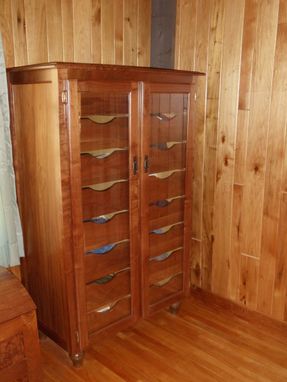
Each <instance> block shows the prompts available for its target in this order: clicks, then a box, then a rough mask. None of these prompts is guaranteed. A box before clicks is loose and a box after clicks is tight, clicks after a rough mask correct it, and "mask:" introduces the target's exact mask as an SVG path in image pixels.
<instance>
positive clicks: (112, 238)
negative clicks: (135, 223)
mask: <svg viewBox="0 0 287 382" xmlns="http://www.w3.org/2000/svg"><path fill="white" fill-rule="evenodd" d="M84 237H85V248H86V249H91V248H94V247H100V246H102V245H106V244H108V243H111V242H118V241H121V240H124V239H128V237H129V215H128V212H124V213H120V214H119V215H116V216H115V217H113V218H112V219H111V220H109V221H107V222H106V223H103V224H97V223H91V222H86V223H84Z"/></svg>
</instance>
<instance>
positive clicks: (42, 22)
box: [0, 0, 151, 66]
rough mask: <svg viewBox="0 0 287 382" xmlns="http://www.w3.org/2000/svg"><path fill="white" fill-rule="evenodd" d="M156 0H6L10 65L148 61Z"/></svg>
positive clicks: (3, 16)
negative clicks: (55, 62)
mask: <svg viewBox="0 0 287 382" xmlns="http://www.w3.org/2000/svg"><path fill="white" fill-rule="evenodd" d="M150 20H151V0H1V1H0V31H1V33H2V38H3V43H4V49H5V52H6V65H7V66H19V65H26V64H34V63H39V62H46V61H66V62H94V63H105V64H126V65H140V66H149V62H150Z"/></svg>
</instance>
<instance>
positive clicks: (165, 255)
mask: <svg viewBox="0 0 287 382" xmlns="http://www.w3.org/2000/svg"><path fill="white" fill-rule="evenodd" d="M180 249H182V247H178V248H175V249H172V250H171V251H168V252H164V253H161V254H160V255H158V256H155V257H150V259H149V261H164V260H166V259H168V258H169V257H170V256H171V255H172V254H173V253H175V252H177V251H179V250H180Z"/></svg>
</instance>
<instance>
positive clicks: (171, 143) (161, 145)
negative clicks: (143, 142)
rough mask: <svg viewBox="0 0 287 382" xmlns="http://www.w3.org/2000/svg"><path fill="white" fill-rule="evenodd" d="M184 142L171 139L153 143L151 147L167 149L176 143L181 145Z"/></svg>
mask: <svg viewBox="0 0 287 382" xmlns="http://www.w3.org/2000/svg"><path fill="white" fill-rule="evenodd" d="M185 143H186V141H180V142H177V141H173V142H164V143H154V144H152V145H151V147H153V148H156V149H159V150H169V149H171V148H172V147H174V146H176V145H183V144H185Z"/></svg>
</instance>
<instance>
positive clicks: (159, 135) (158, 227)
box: [8, 63, 200, 365]
mask: <svg viewBox="0 0 287 382" xmlns="http://www.w3.org/2000/svg"><path fill="white" fill-rule="evenodd" d="M198 75H200V73H192V72H185V71H175V70H161V69H149V68H136V67H125V66H103V65H95V64H64V63H49V64H42V65H34V66H27V67H21V68H13V69H10V70H9V72H8V78H9V89H10V103H11V122H12V123H11V125H12V130H11V131H12V139H13V149H14V165H15V172H16V180H17V193H18V202H19V206H20V213H21V219H22V224H23V231H24V241H25V251H26V258H25V260H24V261H23V264H22V265H23V267H22V271H23V279H24V282H25V286H26V287H27V289H28V291H29V293H30V294H31V295H32V297H33V299H34V301H35V303H36V305H37V312H38V319H39V325H40V327H41V329H42V330H43V331H45V332H46V333H47V334H48V335H49V336H51V337H52V338H53V339H54V340H55V341H56V342H58V343H59V344H60V345H61V346H62V347H64V348H65V349H67V351H68V352H69V353H70V356H71V358H72V360H73V362H74V364H75V365H77V364H79V363H80V362H81V360H82V357H83V350H84V349H85V347H86V346H87V345H88V342H89V339H90V338H92V337H93V336H100V335H103V334H104V335H107V334H108V333H110V332H111V330H113V331H114V330H120V329H123V328H124V327H126V326H128V325H132V324H133V323H134V322H135V321H136V320H137V319H138V318H139V317H140V316H144V317H147V316H149V315H150V314H152V313H153V312H155V311H157V310H158V309H162V308H163V307H166V306H170V307H171V309H172V310H176V308H177V307H178V303H179V301H180V299H181V298H182V297H183V296H184V295H186V294H188V292H189V265H188V264H189V251H190V239H191V189H192V187H191V185H192V174H191V162H192V147H191V131H192V128H193V124H194V121H195V118H194V115H195V106H196V96H195V84H196V77H197V76H198Z"/></svg>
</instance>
